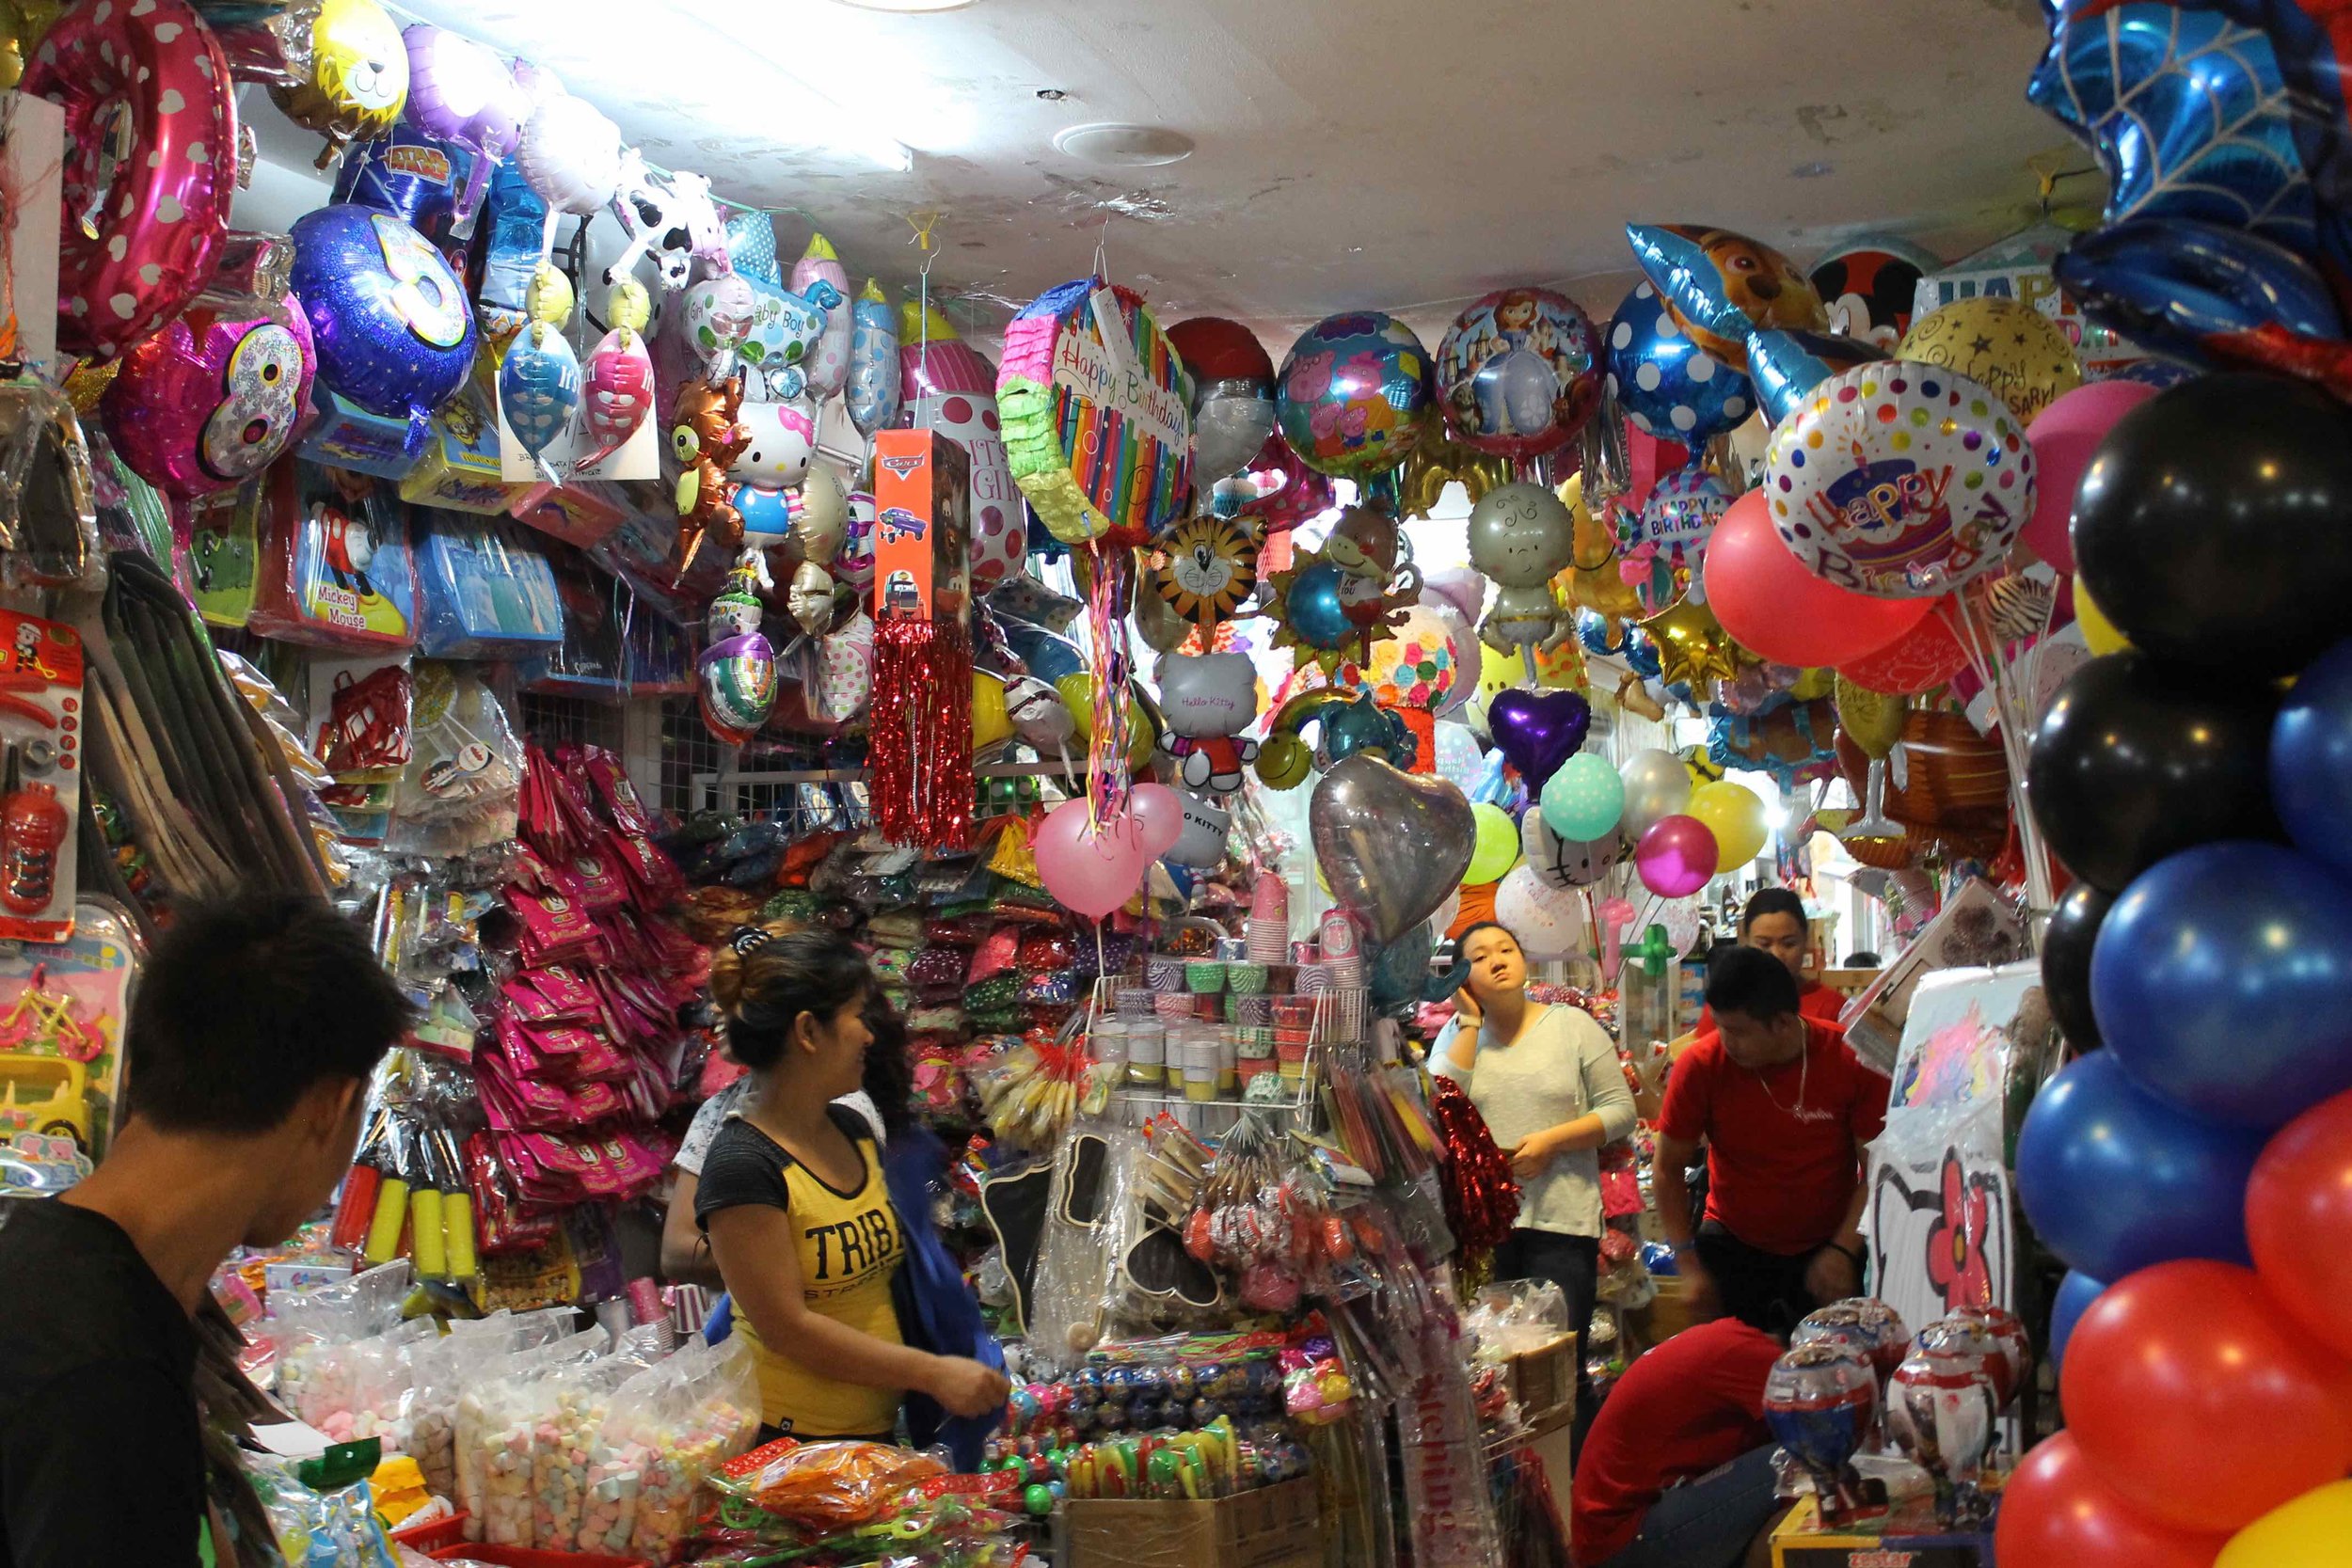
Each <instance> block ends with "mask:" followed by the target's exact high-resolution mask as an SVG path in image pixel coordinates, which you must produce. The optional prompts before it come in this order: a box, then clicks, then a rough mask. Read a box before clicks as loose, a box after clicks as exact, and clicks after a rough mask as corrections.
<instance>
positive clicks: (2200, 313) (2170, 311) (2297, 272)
mask: <svg viewBox="0 0 2352 1568" xmlns="http://www.w3.org/2000/svg"><path fill="white" fill-rule="evenodd" d="M2051 272H2052V273H2053V275H2054V276H2056V277H2057V278H2058V282H2059V283H2060V284H2062V285H2064V287H2065V289H2066V292H2067V293H2068V294H2069V295H2071V296H2073V297H2074V299H2076V300H2078V301H2079V302H2080V303H2081V305H2082V308H2083V311H2084V313H2085V314H2087V315H2089V316H2090V318H2091V320H2093V321H2095V322H2097V323H2098V324H2099V325H2102V326H2105V327H2107V328H2108V329H2110V330H2111V331H2115V332H2120V333H2122V334H2124V335H2126V336H2128V337H2129V338H2130V339H2131V340H2132V341H2134V342H2136V343H2138V344H2139V345H2140V346H2141V347H2143V348H2147V349H2152V350H2153V351H2154V352H2156V353H2158V354H2168V355H2171V356H2174V357H2175V358H2180V359H2186V360H2188V361H2190V362H2191V363H2194V364H2199V365H2206V366H2217V367H2218V366H2225V365H2230V364H2233V363H2244V362H2247V361H2248V360H2249V359H2252V360H2253V362H2255V363H2261V362H2262V361H2261V359H2260V358H2259V357H2257V356H2255V355H2253V354H2249V352H2248V347H2247V346H2246V345H2242V344H2240V343H2239V342H2238V341H2237V340H2238V339H2240V338H2241V337H2243V335H2245V334H2248V333H2251V332H2254V331H2256V330H2258V329H2259V328H2262V327H2265V326H2280V327H2284V328H2285V329H2286V330H2287V331H2289V332H2292V333H2295V334H2296V335H2297V336H2298V337H2304V338H2316V339H2322V340H2331V339H2335V338H2338V337H2340V336H2342V334H2343V329H2344V323H2343V316H2342V314H2341V312H2339V311H2338V310H2337V309H2336V303H2335V299H2334V297H2333V296H2332V295H2331V294H2329V293H2328V285H2327V284H2326V283H2325V282H2323V281H2322V280H2321V279H2320V276H2319V273H2318V272H2317V270H2316V269H2314V268H2313V267H2312V264H2311V263H2310V262H2309V261H2305V260H2304V259H2303V258H2302V257H2301V256H2298V255H2297V254H2296V253H2295V252H2294V251H2292V250H2289V249H2287V248H2286V247H2285V246H2283V245H2274V244H2272V243H2271V242H2270V241H2268V240H2265V239H2264V238H2262V237H2261V236H2260V235H2257V234H2249V233H2246V232H2244V231H2242V230H2230V229H2223V228H2220V227H2218V226H2217V225H2214V224H2209V223H2189V222H2185V221H2174V220H2167V221H2155V220H2148V219H2141V220H2138V221H2136V222H2132V223H2122V224H2117V225H2114V226H2113V227H2111V228H2108V229H2105V230H2100V231H2099V232H2098V233H2095V234H2086V235H2084V236H2083V237H2082V238H2080V239H2078V240H2076V241H2075V242H2074V244H2073V245H2069V246H2068V247H2067V248H2066V250H2065V251H2064V252H2063V253H2061V254H2060V255H2059V256H2058V259H2057V260H2056V261H2053V262H2052V263H2051Z"/></svg>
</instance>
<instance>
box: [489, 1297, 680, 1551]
mask: <svg viewBox="0 0 2352 1568" xmlns="http://www.w3.org/2000/svg"><path fill="white" fill-rule="evenodd" d="M659 1358H660V1329H659V1328H656V1327H653V1326H652V1325H648V1326H647V1327H646V1328H644V1329H632V1330H630V1331H629V1332H628V1334H626V1335H623V1336H622V1338H621V1342H620V1344H619V1345H618V1346H616V1347H615V1348H614V1349H613V1350H612V1353H611V1354H605V1355H600V1356H598V1357H597V1358H596V1359H595V1360H593V1361H590V1362H587V1363H586V1364H584V1365H580V1366H567V1367H564V1368H561V1369H558V1370H556V1371H554V1372H552V1373H550V1374H549V1375H548V1376H547V1377H545V1378H542V1379H540V1380H539V1381H538V1383H537V1384H535V1385H534V1386H532V1390H531V1397H530V1398H529V1399H528V1400H526V1401H525V1402H523V1404H522V1406H521V1408H520V1411H519V1414H520V1416H521V1418H523V1419H524V1420H526V1421H528V1422H529V1423H530V1424H531V1439H532V1441H531V1536H530V1538H529V1539H528V1540H524V1541H518V1542H513V1543H510V1544H515V1545H525V1546H528V1545H536V1546H538V1547H540V1548H542V1549H544V1550H548V1551H567V1550H569V1549H570V1547H571V1544H572V1543H573V1542H574V1541H576V1540H578V1539H579V1537H580V1522H581V1520H582V1519H583V1518H584V1517H585V1516H586V1514H587V1511H588V1487H589V1470H590V1468H591V1466H592V1465H593V1464H594V1462H595V1458H596V1440H597V1437H598V1435H599V1434H600V1433H602V1432H603V1430H604V1420H605V1413H606V1411H607V1410H608V1409H609V1408H610V1407H611V1405H612V1396H613V1395H614V1394H615V1393H617V1392H619V1390H620V1388H621V1386H622V1385H624V1384H626V1383H627V1382H628V1381H629V1379H631V1378H632V1377H636V1376H639V1375H640V1374H643V1373H646V1372H650V1371H654V1370H659ZM492 1539H494V1540H495V1539H496V1537H493V1538H492Z"/></svg>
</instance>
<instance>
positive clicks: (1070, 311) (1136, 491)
mask: <svg viewBox="0 0 2352 1568" xmlns="http://www.w3.org/2000/svg"><path fill="white" fill-rule="evenodd" d="M1183 377H1184V367H1183V363H1182V361H1181V360H1180V359H1179V358H1178V357H1177V355H1176V351H1175V350H1174V349H1173V348H1172V347H1170V346H1169V343H1168V337H1167V335H1166V334H1165V333H1163V332H1162V331H1161V330H1160V328H1159V325H1158V323H1156V322H1154V321H1153V320H1152V312H1151V311H1150V310H1149V309H1145V307H1144V303H1143V299H1142V296H1141V295H1139V294H1137V293H1135V292H1134V291H1133V290H1131V289H1127V288H1123V287H1120V286H1119V285H1117V284H1112V283H1106V282H1104V281H1103V280H1102V279H1100V278H1093V277H1082V278H1078V279H1076V280H1075V281H1073V282H1069V283H1064V284H1062V285H1061V286H1060V287H1059V288H1056V289H1049V290H1047V291H1046V292H1045V293H1042V294H1040V295H1039V296H1038V297H1037V298H1036V299H1035V300H1033V301H1032V302H1030V304H1029V305H1028V306H1027V307H1026V308H1025V309H1023V310H1022V311H1021V313H1020V314H1019V315H1016V316H1015V317H1013V319H1012V321H1011V323H1010V324H1009V325H1008V326H1007V327H1006V328H1005V360H1004V364H1003V367H1002V368H1001V369H1000V370H999V371H998V372H997V375H996V405H997V408H998V409H999V410H1000V412H1001V413H1002V415H1003V417H1004V427H1005V451H1006V455H1007V458H1008V460H1009V463H1010V464H1011V467H1012V476H1013V480H1014V482H1015V483H1018V484H1019V485H1020V486H1021V489H1022V491H1023V493H1024V494H1025V495H1026V496H1027V497H1028V499H1029V504H1030V505H1031V506H1033V507H1035V508H1036V509H1037V515H1038V516H1039V517H1040V518H1041V519H1042V520H1043V522H1044V524H1045V527H1046V529H1047V530H1048V531H1050V532H1051V533H1052V534H1053V535H1054V537H1055V538H1057V539H1059V540H1061V541H1062V542H1063V543H1065V544H1071V545H1079V544H1084V543H1086V542H1087V541H1088V540H1089V539H1104V540H1107V541H1108V542H1109V543H1110V544H1113V545H1117V546H1135V545H1143V544H1148V543H1150V542H1151V541H1152V540H1153V539H1155V538H1157V537H1158V536H1159V535H1160V534H1161V533H1162V532H1164V531H1166V530H1167V529H1168V527H1169V526H1170V525H1172V524H1173V523H1175V522H1176V520H1177V519H1178V518H1180V517H1182V516H1183V515H1184V509H1185V507H1186V505H1187V504H1188V503H1189V501H1190V499H1191V495H1192V414H1191V411H1190V409H1188V408H1187V407H1186V406H1185V397H1184V385H1183Z"/></svg>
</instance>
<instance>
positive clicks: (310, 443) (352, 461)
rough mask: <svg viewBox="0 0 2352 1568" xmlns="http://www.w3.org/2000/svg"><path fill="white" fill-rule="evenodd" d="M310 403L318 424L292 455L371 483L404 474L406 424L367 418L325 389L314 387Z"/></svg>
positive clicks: (406, 464) (379, 417) (407, 462)
mask: <svg viewBox="0 0 2352 1568" xmlns="http://www.w3.org/2000/svg"><path fill="white" fill-rule="evenodd" d="M310 401H311V402H312V403H314V404H317V405H318V410H319V421H318V423H317V424H315V425H313V426H311V427H310V434H309V435H307V436H304V437H303V438H302V440H301V442H300V443H299V444H298V445H297V446H296V447H295V448H294V451H297V452H299V453H300V454H301V455H302V456H304V457H307V458H309V459H310V461H311V462H313V463H324V464H325V465H326V466H327V467H330V468H348V469H350V470H351V471H352V472H353V473H355V474H367V475H370V476H371V477H373V478H375V479H399V478H400V477H402V476H403V475H405V473H407V471H408V468H409V466H410V459H409V456H408V452H407V447H406V443H407V440H408V421H407V420H394V419H389V418H387V417H385V416H384V415H382V414H371V413H369V412H368V411H367V410H366V409H364V408H362V407H360V406H359V405H358V404H356V403H353V402H352V401H351V400H350V399H348V398H345V397H340V396H338V395H336V394H335V393H333V392H330V391H328V390H327V389H326V388H325V387H317V386H314V387H313V388H311V392H310Z"/></svg>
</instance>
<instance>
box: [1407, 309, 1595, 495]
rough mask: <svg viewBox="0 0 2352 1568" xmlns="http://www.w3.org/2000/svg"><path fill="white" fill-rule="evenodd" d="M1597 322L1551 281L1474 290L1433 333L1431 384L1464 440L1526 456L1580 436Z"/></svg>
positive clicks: (1590, 390) (1589, 409)
mask: <svg viewBox="0 0 2352 1568" xmlns="http://www.w3.org/2000/svg"><path fill="white" fill-rule="evenodd" d="M1599 360H1600V353H1599V340H1598V335H1597V333H1595V332H1594V330H1593V324H1592V321H1591V319H1590V318H1588V317H1587V316H1586V315H1585V314H1584V312H1583V311H1582V310H1581V309H1579V308H1578V306H1577V305H1576V303H1575V302H1574V301H1573V300H1570V299H1568V298H1567V297H1566V296H1565V295H1564V294H1560V293H1554V292H1553V291H1551V290H1549V289H1534V288H1529V289H1504V290H1500V291H1498V292H1496V293H1490V294H1486V295H1485V296H1483V297H1481V298H1479V299H1477V300H1474V301H1472V302H1471V303H1470V306H1469V307H1468V308H1467V309H1464V310H1463V311H1462V313H1461V314H1460V315H1459V316H1456V317H1455V318H1454V325H1452V326H1449V327H1448V328H1446V334H1445V336H1444V338H1442V339H1441V340H1439V341H1438V359H1437V393H1438V406H1439V407H1440V408H1441V409H1443V410H1444V413H1445V420H1446V423H1447V424H1448V425H1450V426H1452V427H1453V430H1454V435H1455V436H1457V437H1458V438H1459V439H1460V440H1461V441H1462V443H1463V444H1464V445H1466V446H1468V447H1470V448H1471V449H1473V450H1474V451H1480V452H1484V453H1486V454H1487V455H1489V456H1494V457H1503V458H1509V459H1511V460H1513V461H1515V462H1521V463H1524V462H1526V461H1528V460H1530V459H1532V458H1535V457H1540V456H1542V455H1543V454H1544V453H1546V452H1549V451H1558V450H1559V449H1560V448H1562V447H1564V446H1565V445H1567V443H1568V442H1570V441H1572V440H1574V439H1575V438H1576V434H1577V432H1578V431H1580V430H1581V429H1583V428H1584V424H1585V421H1586V420H1590V419H1591V418H1592V417H1593V415H1594V413H1595V411H1596V410H1597V409H1598V408H1599V406H1600V384H1601V370H1600V363H1599Z"/></svg>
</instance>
